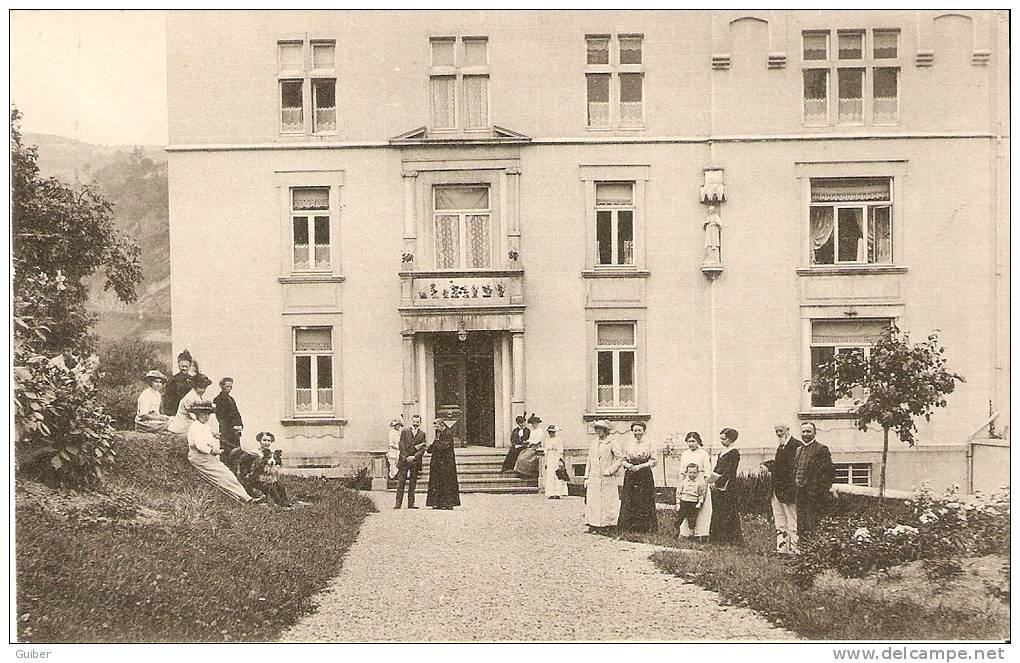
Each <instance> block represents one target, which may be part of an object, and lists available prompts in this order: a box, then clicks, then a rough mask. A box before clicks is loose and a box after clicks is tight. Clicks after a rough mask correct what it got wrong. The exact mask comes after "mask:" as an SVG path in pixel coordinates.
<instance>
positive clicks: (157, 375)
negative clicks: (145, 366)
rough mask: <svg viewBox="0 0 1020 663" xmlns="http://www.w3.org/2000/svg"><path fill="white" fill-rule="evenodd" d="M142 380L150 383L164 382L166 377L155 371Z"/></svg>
mask: <svg viewBox="0 0 1020 663" xmlns="http://www.w3.org/2000/svg"><path fill="white" fill-rule="evenodd" d="M142 379H143V380H145V381H146V382H151V381H152V380H162V381H163V382H166V376H165V375H163V374H162V373H160V372H159V371H155V370H153V371H149V372H148V373H146V374H145V377H144V378H142Z"/></svg>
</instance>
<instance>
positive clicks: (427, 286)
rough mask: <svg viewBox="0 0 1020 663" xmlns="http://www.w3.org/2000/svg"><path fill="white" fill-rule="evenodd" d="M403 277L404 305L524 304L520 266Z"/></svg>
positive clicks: (452, 306) (480, 306)
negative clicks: (508, 268) (507, 268)
mask: <svg viewBox="0 0 1020 663" xmlns="http://www.w3.org/2000/svg"><path fill="white" fill-rule="evenodd" d="M400 280H401V286H402V287H401V305H402V306H403V307H413V308H420V309H423V310H424V309H435V308H457V309H473V308H498V307H505V306H519V305H522V304H524V297H523V288H522V285H523V280H524V271H523V270H520V269H511V270H492V269H481V270H475V269H472V270H436V271H427V272H425V271H423V272H401V273H400Z"/></svg>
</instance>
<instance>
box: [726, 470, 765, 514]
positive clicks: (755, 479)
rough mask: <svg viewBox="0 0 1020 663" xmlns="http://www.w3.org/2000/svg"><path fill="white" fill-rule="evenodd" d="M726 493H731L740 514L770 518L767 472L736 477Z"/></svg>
mask: <svg viewBox="0 0 1020 663" xmlns="http://www.w3.org/2000/svg"><path fill="white" fill-rule="evenodd" d="M727 491H732V494H733V495H734V497H735V499H736V501H737V509H738V510H739V512H740V513H753V514H756V515H759V516H765V517H771V516H772V488H771V486H770V480H769V475H768V473H767V472H759V473H758V474H740V475H737V478H736V479H735V480H734V481H731V482H730V485H729V488H727Z"/></svg>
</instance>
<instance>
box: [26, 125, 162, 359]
mask: <svg viewBox="0 0 1020 663" xmlns="http://www.w3.org/2000/svg"><path fill="white" fill-rule="evenodd" d="M24 138H25V143H26V144H34V145H36V146H37V147H38V149H39V170H40V173H41V174H42V175H43V176H44V177H51V176H52V177H57V178H59V179H61V180H64V181H65V182H69V183H87V184H92V185H95V186H97V187H98V188H99V190H100V191H101V192H102V193H103V195H105V196H106V197H107V199H109V200H110V202H111V203H113V217H114V221H115V223H116V224H117V226H118V227H119V228H120V229H121V230H123V231H124V232H126V233H127V234H129V235H130V236H131V237H133V238H135V240H136V241H137V242H138V243H139V245H140V246H141V249H142V253H141V262H142V276H143V281H142V282H141V283H140V284H139V285H138V288H137V293H138V301H136V302H134V303H132V304H128V305H125V304H124V303H122V302H121V301H119V300H118V299H117V297H116V295H115V294H114V293H113V292H112V291H111V292H104V291H103V287H102V281H103V280H102V277H101V276H97V277H95V278H94V279H93V282H92V283H91V284H90V299H89V307H88V308H89V310H90V311H92V312H94V313H96V314H98V315H99V322H98V323H97V325H96V328H95V332H96V333H97V334H98V335H99V336H102V337H106V338H119V337H138V338H145V339H148V340H152V341H156V342H159V343H164V344H166V345H169V343H170V224H169V210H168V205H167V165H166V152H165V151H164V150H163V148H160V147H153V146H137V147H133V146H125V145H113V146H106V145H92V144H89V143H83V142H81V141H77V140H74V139H71V138H65V137H63V136H52V135H48V134H31V133H29V134H25V136H24Z"/></svg>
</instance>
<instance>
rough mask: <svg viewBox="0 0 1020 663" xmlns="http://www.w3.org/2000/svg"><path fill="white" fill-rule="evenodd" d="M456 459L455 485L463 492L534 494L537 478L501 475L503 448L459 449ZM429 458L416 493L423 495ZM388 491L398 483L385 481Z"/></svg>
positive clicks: (423, 468) (504, 450)
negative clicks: (528, 478)
mask: <svg viewBox="0 0 1020 663" xmlns="http://www.w3.org/2000/svg"><path fill="white" fill-rule="evenodd" d="M454 454H455V455H456V457H457V482H458V483H459V485H460V492H462V493H537V492H538V479H531V480H525V479H519V478H518V477H517V476H516V475H513V474H503V473H502V468H503V459H504V458H505V457H506V449H493V448H492V447H461V448H458V449H454ZM430 463H431V456H430V455H429V454H425V459H424V461H423V463H422V468H421V472H419V473H418V484H417V486H416V487H415V491H414V492H415V493H422V494H424V493H425V492H426V491H427V490H428V485H429V468H430ZM386 488H387V490H389V491H391V492H392V491H395V490H396V489H397V482H396V481H395V480H393V479H390V480H389V481H387V484H386Z"/></svg>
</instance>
